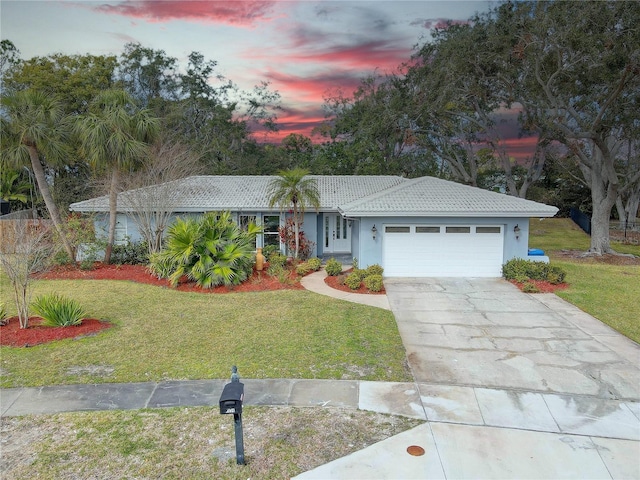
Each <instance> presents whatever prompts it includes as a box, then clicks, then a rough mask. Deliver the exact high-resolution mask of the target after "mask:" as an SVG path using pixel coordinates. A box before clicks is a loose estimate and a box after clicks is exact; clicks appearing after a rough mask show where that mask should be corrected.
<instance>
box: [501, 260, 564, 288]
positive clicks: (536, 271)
mask: <svg viewBox="0 0 640 480" xmlns="http://www.w3.org/2000/svg"><path fill="white" fill-rule="evenodd" d="M502 276H503V277H504V278H506V279H507V280H514V281H516V282H518V283H525V282H526V281H527V280H542V281H547V282H549V283H552V284H554V285H557V284H559V283H562V282H564V279H565V278H566V272H565V271H564V270H562V268H560V267H557V266H555V265H550V264H548V263H544V262H532V261H529V260H524V259H522V258H515V259H513V260H509V261H508V262H507V263H505V264H504V265H503V266H502Z"/></svg>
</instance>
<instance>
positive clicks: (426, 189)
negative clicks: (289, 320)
mask: <svg viewBox="0 0 640 480" xmlns="http://www.w3.org/2000/svg"><path fill="white" fill-rule="evenodd" d="M273 178H274V177H272V176H193V177H188V178H184V179H181V180H176V181H173V182H170V183H168V184H163V186H164V187H165V188H166V187H167V186H169V187H170V188H169V191H170V192H171V199H170V201H169V202H168V204H170V205H171V209H172V211H173V212H174V213H175V215H176V216H185V215H194V214H202V213H203V212H208V211H230V212H231V213H232V215H233V216H234V218H235V219H236V220H237V221H238V222H239V223H240V224H241V225H242V224H246V223H248V222H255V223H257V224H259V225H262V226H263V229H264V233H263V234H262V235H260V236H259V238H258V239H257V243H256V247H263V246H265V245H270V244H272V245H280V242H279V237H278V227H280V226H281V225H283V224H284V220H285V217H286V215H288V212H280V211H279V210H278V209H277V207H276V208H269V198H268V195H267V191H268V185H269V183H270V181H271V180H272V179H273ZM311 178H314V179H315V180H316V182H317V185H318V191H319V193H320V208H319V209H318V211H315V210H314V209H313V208H308V209H307V211H306V212H305V214H304V223H303V225H302V230H303V231H304V232H305V235H306V236H307V238H308V239H310V240H312V241H314V242H315V243H316V245H315V249H314V252H313V255H315V256H318V257H325V258H326V257H330V256H332V255H340V256H343V255H349V256H351V257H356V258H357V259H358V263H359V265H360V266H361V267H367V266H369V265H372V264H380V265H382V266H383V267H384V269H385V276H400V277H401V276H416V277H431V276H448V277H499V276H500V275H501V267H502V265H503V264H504V263H505V262H507V261H508V260H511V259H513V258H525V259H527V258H528V259H532V260H540V261H545V260H546V261H548V259H547V258H546V257H543V256H542V257H541V256H535V257H533V256H530V255H529V253H530V252H529V249H528V237H529V220H530V219H531V218H535V219H536V221H538V220H537V219H542V218H544V217H553V216H554V215H555V214H556V213H557V212H558V209H557V208H556V207H552V206H549V205H545V204H542V203H538V202H533V201H530V200H525V199H521V198H516V197H512V196H509V195H505V194H501V193H496V192H490V191H487V190H482V189H480V188H475V187H470V186H466V185H461V184H459V183H455V182H450V181H447V180H442V179H439V178H434V177H420V178H414V179H406V178H402V177H398V176H383V175H373V176H365V175H354V176H338V175H317V176H316V175H312V176H311ZM153 188H158V186H156V187H146V189H153ZM142 190H144V189H142ZM136 192H139V191H136V190H131V191H128V192H123V193H121V194H120V195H119V197H118V227H117V232H116V233H117V239H120V240H122V239H124V238H125V237H127V238H129V239H131V240H133V241H135V240H139V239H140V235H139V233H138V230H137V227H136V225H135V223H134V222H133V221H132V219H131V217H130V213H131V211H132V207H131V204H132V203H133V202H131V201H129V200H128V199H130V198H131V196H132V195H135V194H136ZM70 208H71V210H73V211H76V212H87V213H94V214H96V217H95V218H96V227H97V229H99V230H102V231H103V232H104V231H105V229H106V226H107V224H108V211H109V204H108V198H107V197H106V196H104V197H98V198H93V199H90V200H86V201H83V202H78V203H74V204H72V205H71V207H70Z"/></svg>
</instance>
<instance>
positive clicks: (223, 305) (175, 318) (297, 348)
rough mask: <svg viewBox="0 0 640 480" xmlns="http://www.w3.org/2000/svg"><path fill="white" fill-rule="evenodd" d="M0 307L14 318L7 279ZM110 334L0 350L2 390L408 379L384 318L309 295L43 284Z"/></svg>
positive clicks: (38, 288)
mask: <svg viewBox="0 0 640 480" xmlns="http://www.w3.org/2000/svg"><path fill="white" fill-rule="evenodd" d="M0 286H1V287H2V288H1V296H0V300H2V301H5V302H6V304H7V305H8V306H9V308H10V312H9V313H10V315H13V314H15V312H13V310H14V309H15V307H14V306H13V301H12V299H11V297H10V288H9V285H8V283H7V279H6V278H5V279H3V280H2V285H0ZM52 292H56V293H59V294H62V295H65V296H68V297H70V298H73V299H75V300H77V301H78V302H79V303H80V304H81V305H82V306H83V307H84V308H85V310H86V311H87V314H88V315H89V316H90V317H95V318H99V319H101V320H108V321H110V322H112V323H114V325H115V326H114V327H112V328H110V329H108V330H106V331H103V332H101V333H99V334H98V335H96V336H92V337H86V338H81V339H75V340H72V339H70V340H60V341H56V342H53V343H50V344H44V345H36V346H33V347H29V348H14V347H1V353H2V358H1V364H0V366H1V372H2V375H1V376H0V386H2V387H5V388H6V387H19V386H41V385H55V384H76V383H106V382H144V381H162V380H169V379H172V380H182V379H207V378H228V377H229V375H230V371H231V366H232V365H234V364H235V365H237V366H238V370H239V373H240V375H241V377H246V378H326V379H361V380H380V381H411V378H412V377H411V375H410V373H409V371H408V369H407V367H406V365H405V350H404V347H403V345H402V341H401V339H400V335H399V333H398V329H397V326H396V323H395V320H394V318H393V315H392V314H391V312H389V311H386V310H382V309H378V308H372V307H367V306H364V305H358V304H354V303H349V302H344V301H339V300H335V299H331V298H328V297H324V296H321V295H317V294H314V293H311V292H307V291H295V290H283V291H274V292H255V293H230V294H224V295H215V294H198V293H188V292H179V291H175V290H172V289H167V288H161V287H156V286H151V285H143V284H139V283H133V282H125V281H108V280H49V281H37V282H35V283H34V298H35V297H36V296H38V295H40V294H43V293H52Z"/></svg>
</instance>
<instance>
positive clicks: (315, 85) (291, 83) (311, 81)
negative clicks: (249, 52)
mask: <svg viewBox="0 0 640 480" xmlns="http://www.w3.org/2000/svg"><path fill="white" fill-rule="evenodd" d="M266 77H267V79H268V80H270V81H271V83H272V85H273V87H274V89H276V90H278V91H279V92H280V94H281V95H282V96H283V98H291V97H294V98H295V99H296V100H297V101H304V102H308V103H315V104H321V103H322V102H323V101H324V97H325V96H326V94H327V93H328V92H331V91H335V90H337V89H340V90H342V91H343V92H344V93H345V95H351V93H352V92H353V91H355V90H356V89H357V88H358V86H359V85H360V82H361V78H360V76H358V75H357V74H354V72H350V71H343V70H338V71H334V72H332V73H330V74H320V75H315V76H310V77H302V76H297V75H293V74H287V73H283V72H268V73H267V74H266Z"/></svg>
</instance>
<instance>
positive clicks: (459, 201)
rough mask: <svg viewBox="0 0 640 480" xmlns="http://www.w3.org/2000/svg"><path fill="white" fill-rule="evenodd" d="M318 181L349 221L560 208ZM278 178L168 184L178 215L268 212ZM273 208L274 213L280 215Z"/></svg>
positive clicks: (400, 184) (432, 185)
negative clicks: (271, 188) (270, 194)
mask: <svg viewBox="0 0 640 480" xmlns="http://www.w3.org/2000/svg"><path fill="white" fill-rule="evenodd" d="M311 177H312V178H315V179H316V180H317V182H318V191H319V193H320V201H321V207H320V210H321V211H336V210H339V211H340V212H342V213H343V214H344V215H346V216H351V217H360V216H364V217H367V216H388V215H394V216H414V217H415V216H435V217H444V216H448V217H451V216H454V217H469V216H471V217H474V216H475V217H481V216H502V217H552V216H554V215H555V214H556V213H557V212H558V209H557V208H556V207H551V206H549V205H544V204H542V203H537V202H533V201H530V200H524V199H522V198H515V197H512V196H509V195H505V194H502V193H495V192H490V191H487V190H482V189H480V188H475V187H469V186H467V185H461V184H459V183H455V182H450V181H447V180H441V179H439V178H434V177H420V178H415V179H413V180H407V179H404V178H402V177H396V176H383V175H372V176H367V175H311ZM273 178H275V177H273V176H196V177H188V178H184V179H182V180H176V181H173V182H169V183H166V184H163V186H162V187H163V188H165V189H166V191H167V192H168V193H169V194H170V195H171V200H170V201H169V202H168V203H170V204H171V205H172V206H173V208H172V210H173V211H175V212H203V211H222V210H231V211H245V212H258V211H269V210H270V209H269V198H268V194H267V191H268V186H269V182H270V181H271V180H272V179H273ZM154 188H158V187H157V186H153V187H146V188H143V189H139V190H131V191H129V192H123V193H121V194H120V195H119V196H118V211H120V212H128V211H131V210H132V209H133V207H132V202H131V201H130V196H131V195H136V194H137V193H140V192H142V194H144V193H145V192H147V191H149V190H151V189H154ZM70 208H71V210H74V211H79V212H107V211H109V201H108V197H106V196H103V197H98V198H93V199H90V200H85V201H83V202H78V203H74V204H72V205H71V206H70ZM276 210H277V208H274V209H273V211H276Z"/></svg>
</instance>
